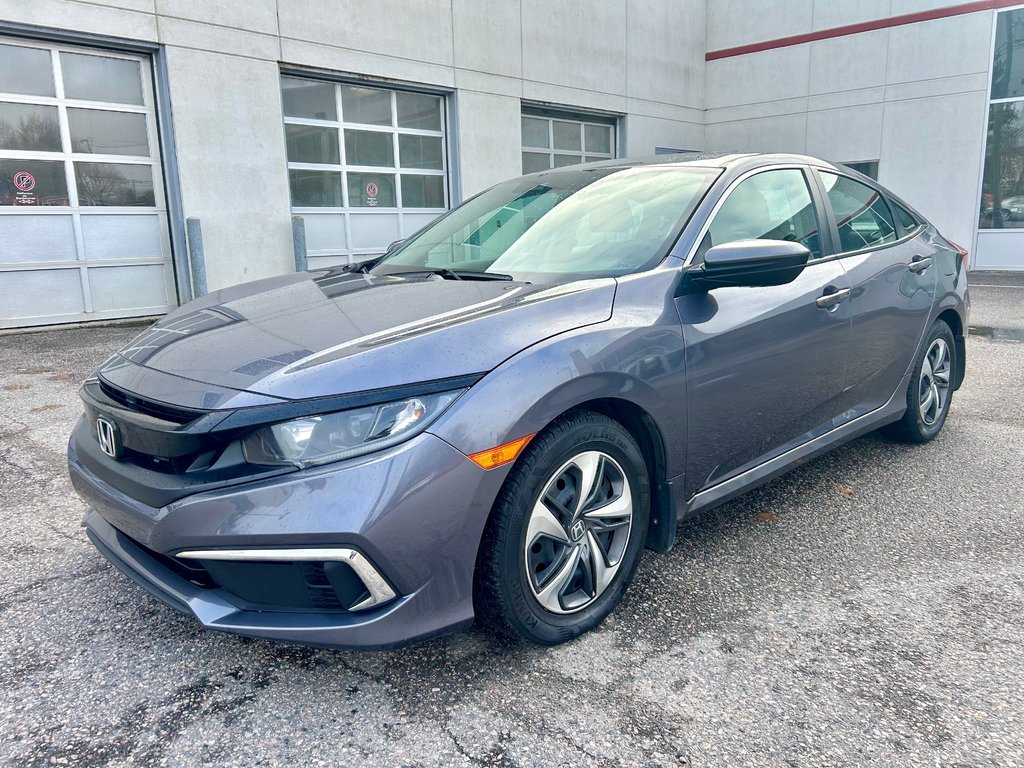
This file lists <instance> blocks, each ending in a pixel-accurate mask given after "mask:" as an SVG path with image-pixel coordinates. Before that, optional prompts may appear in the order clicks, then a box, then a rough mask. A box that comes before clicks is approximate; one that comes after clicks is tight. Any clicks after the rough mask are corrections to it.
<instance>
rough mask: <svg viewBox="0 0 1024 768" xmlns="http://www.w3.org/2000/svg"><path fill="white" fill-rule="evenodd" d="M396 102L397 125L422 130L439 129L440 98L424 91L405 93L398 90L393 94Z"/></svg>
mask: <svg viewBox="0 0 1024 768" xmlns="http://www.w3.org/2000/svg"><path fill="white" fill-rule="evenodd" d="M395 99H396V100H397V102H398V127H399V128H417V129H419V130H423V131H440V130H441V99H440V97H438V96H429V95H427V94H425V93H407V92H405V91H399V92H398V93H397V94H396V95H395Z"/></svg>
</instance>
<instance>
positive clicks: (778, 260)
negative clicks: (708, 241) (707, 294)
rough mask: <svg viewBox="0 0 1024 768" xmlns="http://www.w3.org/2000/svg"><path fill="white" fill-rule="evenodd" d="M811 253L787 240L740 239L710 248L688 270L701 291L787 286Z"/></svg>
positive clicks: (805, 263) (691, 280) (795, 277)
mask: <svg viewBox="0 0 1024 768" xmlns="http://www.w3.org/2000/svg"><path fill="white" fill-rule="evenodd" d="M810 256H811V252H810V251H808V250H807V248H806V247H804V246H803V245H802V244H800V243H793V242H789V241H787V240H738V241H736V242H733V243H723V244H722V245H716V246H714V247H713V248H709V249H708V251H707V253H705V254H704V263H703V264H702V265H701V266H700V267H698V268H696V269H691V270H689V271H688V272H687V275H688V277H689V280H690V282H692V283H693V284H694V285H696V286H698V287H699V288H701V289H702V290H706V291H707V290H711V289H712V288H724V287H730V286H736V287H741V286H746V287H751V288H754V287H765V286H771V285H785V284H786V283H791V282H793V281H794V280H796V279H797V277H799V275H800V273H801V272H803V270H804V267H805V266H807V260H808V259H809V258H810Z"/></svg>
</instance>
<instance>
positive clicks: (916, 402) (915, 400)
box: [907, 320, 956, 441]
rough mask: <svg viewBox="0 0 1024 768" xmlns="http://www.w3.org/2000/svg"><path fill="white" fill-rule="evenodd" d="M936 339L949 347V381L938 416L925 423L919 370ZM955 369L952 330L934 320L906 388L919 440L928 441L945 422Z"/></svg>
mask: <svg viewBox="0 0 1024 768" xmlns="http://www.w3.org/2000/svg"><path fill="white" fill-rule="evenodd" d="M936 339H942V340H943V341H945V342H946V346H947V348H948V349H949V360H950V382H949V391H948V393H947V394H946V402H945V403H944V404H943V406H942V410H941V411H940V412H939V415H938V417H937V418H936V419H935V423H934V424H931V425H928V424H926V423H925V421H924V418H923V417H922V416H921V404H920V396H919V392H920V386H921V370H922V369H923V368H924V361H925V358H926V357H927V356H928V350H929V349H931V347H932V344H933V343H934V342H935V340H936ZM955 370H956V344H955V342H954V339H953V331H951V330H950V328H949V326H948V325H946V323H945V322H943V321H942V320H936V321H935V323H934V324H933V325H932V327H931V329H930V330H929V332H928V338H927V340H926V341H925V343H924V348H923V349H922V351H921V355H920V358H919V359H918V361H917V365H915V366H914V372H913V376H912V377H911V379H910V386H909V388H908V390H907V409H908V412H909V413H910V414H912V415H913V419H912V420H911V424H912V428H913V429H914V430H915V431H916V432H917V435H915V437H919V439H920V440H921V441H928V440H932V439H933V438H935V437H936V436H937V435H938V434H939V432H940V431H941V430H942V426H943V425H944V424H945V423H946V416H947V415H949V407H950V405H951V404H952V402H953V371H955Z"/></svg>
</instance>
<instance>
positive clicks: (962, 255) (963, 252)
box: [949, 240, 968, 269]
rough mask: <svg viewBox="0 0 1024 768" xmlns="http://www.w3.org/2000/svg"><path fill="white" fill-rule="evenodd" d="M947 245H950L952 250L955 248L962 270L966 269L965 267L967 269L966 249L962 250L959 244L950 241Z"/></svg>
mask: <svg viewBox="0 0 1024 768" xmlns="http://www.w3.org/2000/svg"><path fill="white" fill-rule="evenodd" d="M949 244H950V245H952V246H953V247H954V248H956V252H957V253H959V254H960V263H961V264H963V266H964V269H967V267H968V265H967V256H968V253H967V249H966V248H964V247H963V246H962V245H960V244H959V243H954V242H953V241H952V240H950V241H949Z"/></svg>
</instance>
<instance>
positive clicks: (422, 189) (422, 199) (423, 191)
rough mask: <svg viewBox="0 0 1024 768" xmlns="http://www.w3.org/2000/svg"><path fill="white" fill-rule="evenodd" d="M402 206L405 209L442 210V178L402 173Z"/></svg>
mask: <svg viewBox="0 0 1024 768" xmlns="http://www.w3.org/2000/svg"><path fill="white" fill-rule="evenodd" d="M402 205H403V206H404V207H406V208H444V177H442V176H414V175H412V174H405V173H403V174H402Z"/></svg>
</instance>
